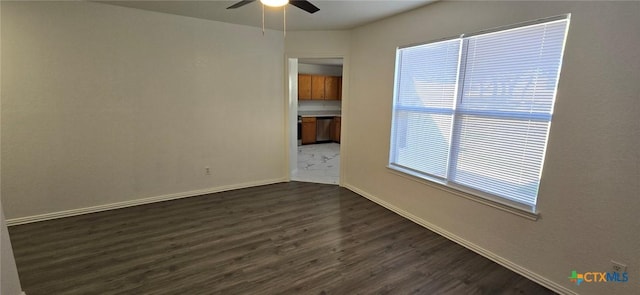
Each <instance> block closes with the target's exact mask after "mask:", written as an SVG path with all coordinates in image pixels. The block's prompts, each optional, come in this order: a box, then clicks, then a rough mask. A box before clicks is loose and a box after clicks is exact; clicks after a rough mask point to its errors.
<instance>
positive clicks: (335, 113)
mask: <svg viewBox="0 0 640 295" xmlns="http://www.w3.org/2000/svg"><path fill="white" fill-rule="evenodd" d="M298 116H300V117H341V116H342V114H341V113H340V111H299V112H298Z"/></svg>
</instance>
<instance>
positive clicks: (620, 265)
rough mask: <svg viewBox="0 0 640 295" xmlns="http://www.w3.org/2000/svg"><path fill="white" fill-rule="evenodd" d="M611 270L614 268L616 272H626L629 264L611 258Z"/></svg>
mask: <svg viewBox="0 0 640 295" xmlns="http://www.w3.org/2000/svg"><path fill="white" fill-rule="evenodd" d="M611 270H613V271H614V272H626V271H627V265H626V264H624V263H621V262H617V261H615V260H611Z"/></svg>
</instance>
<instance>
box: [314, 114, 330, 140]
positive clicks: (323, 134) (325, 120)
mask: <svg viewBox="0 0 640 295" xmlns="http://www.w3.org/2000/svg"><path fill="white" fill-rule="evenodd" d="M331 121H333V117H317V118H316V141H317V142H320V141H331Z"/></svg>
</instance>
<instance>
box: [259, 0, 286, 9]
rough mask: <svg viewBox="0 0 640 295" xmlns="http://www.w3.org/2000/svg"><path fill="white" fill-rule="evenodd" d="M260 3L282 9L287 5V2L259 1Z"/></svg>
mask: <svg viewBox="0 0 640 295" xmlns="http://www.w3.org/2000/svg"><path fill="white" fill-rule="evenodd" d="M260 2H261V3H262V4H264V5H266V6H270V7H282V6H285V5H287V4H289V0H260Z"/></svg>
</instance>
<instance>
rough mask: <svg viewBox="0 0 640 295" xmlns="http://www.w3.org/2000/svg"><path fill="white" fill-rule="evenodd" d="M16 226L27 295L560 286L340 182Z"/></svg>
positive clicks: (504, 290) (481, 290)
mask: <svg viewBox="0 0 640 295" xmlns="http://www.w3.org/2000/svg"><path fill="white" fill-rule="evenodd" d="M9 232H10V235H11V239H12V243H13V246H14V252H15V256H16V262H17V265H18V271H19V274H20V279H21V281H22V285H23V288H24V290H25V291H26V292H27V294H28V295H39V294H46V295H52V294H387V293H388V294H547V293H550V294H552V292H551V291H549V290H547V289H545V288H543V287H541V286H539V285H537V284H536V283H534V282H532V281H530V280H528V279H526V278H524V277H522V276H520V275H518V274H516V273H514V272H512V271H510V270H508V269H506V268H504V267H501V266H499V265H497V264H495V263H493V262H491V261H489V260H488V259H486V258H483V257H481V256H479V255H477V254H475V253H473V252H471V251H469V250H467V249H465V248H463V247H461V246H459V245H457V244H455V243H453V242H451V241H449V240H447V239H445V238H443V237H441V236H439V235H437V234H435V233H433V232H431V231H429V230H427V229H425V228H423V227H421V226H419V225H417V224H414V223H412V222H411V221H409V220H406V219H404V218H402V217H400V216H398V215H396V214H395V213H393V212H391V211H389V210H387V209H385V208H383V207H380V206H378V205H377V204H375V203H373V202H371V201H369V200H367V199H365V198H363V197H361V196H359V195H357V194H355V193H353V192H350V191H348V190H346V189H344V188H339V187H337V186H332V185H323V184H312V183H301V182H291V183H282V184H274V185H267V186H260V187H254V188H248V189H241V190H235V191H229V192H223V193H218V194H210V195H204V196H199V197H192V198H187V199H181V200H175V201H168V202H162V203H155V204H149V205H144V206H137V207H131V208H125V209H119V210H112V211H107V212H100V213H94V214H88V215H82V216H76V217H69V218H63V219H57V220H50V221H44V222H39V223H33V224H27V225H21V226H14V227H11V228H10V229H9Z"/></svg>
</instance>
